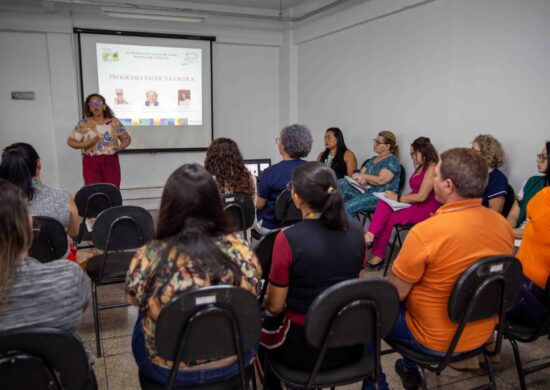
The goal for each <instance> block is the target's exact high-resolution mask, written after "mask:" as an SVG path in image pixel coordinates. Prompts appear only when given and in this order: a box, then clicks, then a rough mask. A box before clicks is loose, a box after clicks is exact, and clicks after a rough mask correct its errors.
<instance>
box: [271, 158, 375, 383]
mask: <svg viewBox="0 0 550 390" xmlns="http://www.w3.org/2000/svg"><path fill="white" fill-rule="evenodd" d="M290 187H291V192H292V199H293V200H294V203H295V204H296V206H297V207H298V208H299V209H300V210H301V212H302V215H303V220H302V221H301V222H299V223H297V224H295V225H293V226H291V227H288V228H286V229H284V230H282V231H281V232H279V234H278V235H277V237H276V238H275V245H274V248H273V260H272V265H271V270H270V273H269V284H268V287H267V298H266V309H267V310H268V311H269V312H270V313H271V314H273V315H281V316H282V317H284V318H282V325H281V326H277V329H276V330H275V331H273V330H268V329H264V331H263V332H262V338H261V344H262V346H264V347H265V348H267V349H268V350H269V351H268V353H269V354H273V355H276V357H277V358H279V359H284V361H285V364H286V365H288V366H292V367H295V368H297V369H303V370H310V369H312V368H313V365H314V364H315V360H316V358H317V356H318V354H319V351H318V350H316V349H314V348H312V347H311V346H310V345H309V344H308V342H307V341H306V338H305V332H304V324H305V318H306V313H307V310H308V308H309V306H310V304H311V303H312V302H313V300H314V299H315V298H316V297H317V296H318V295H319V294H320V293H322V292H323V291H324V290H326V289H327V288H329V287H330V286H332V285H334V284H336V283H339V282H341V281H344V280H348V279H354V278H357V277H358V276H359V272H360V271H361V267H362V264H363V260H364V257H365V252H366V244H365V240H364V238H363V229H362V227H361V226H360V225H359V223H358V222H357V221H354V220H351V219H348V217H347V216H346V213H345V211H344V202H343V200H342V197H341V195H340V193H339V191H338V190H337V188H336V175H335V173H334V171H333V170H332V169H331V168H329V167H327V166H325V165H324V164H322V163H319V162H309V163H305V164H302V165H300V166H299V167H297V168H296V169H295V170H294V173H293V175H292V182H291V186H290ZM285 309H286V312H285ZM357 353H358V352H357V350H356V349H355V348H348V347H346V348H335V349H334V350H331V351H330V352H329V353H327V357H326V359H325V360H324V364H323V369H328V368H330V367H337V366H340V365H343V364H346V363H348V362H349V361H352V360H354V359H356V358H357ZM266 379H267V380H268V381H269V382H270V383H269V385H271V386H273V385H274V384H273V383H271V381H272V380H273V379H272V378H266ZM270 388H271V387H270Z"/></svg>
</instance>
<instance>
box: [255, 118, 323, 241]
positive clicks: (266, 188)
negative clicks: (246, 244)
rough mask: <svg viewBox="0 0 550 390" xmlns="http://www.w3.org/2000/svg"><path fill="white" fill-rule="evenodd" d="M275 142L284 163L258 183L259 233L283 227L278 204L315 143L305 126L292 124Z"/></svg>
mask: <svg viewBox="0 0 550 390" xmlns="http://www.w3.org/2000/svg"><path fill="white" fill-rule="evenodd" d="M275 142H276V143H277V147H278V148H279V154H280V155H281V156H282V158H283V161H281V162H279V163H277V164H274V165H272V166H270V167H269V168H267V169H266V170H265V171H264V172H263V173H262V176H261V177H260V182H259V183H258V197H257V198H256V209H257V210H258V213H257V219H258V223H257V224H256V230H257V231H258V232H260V233H266V232H267V231H268V230H272V229H276V228H278V227H280V226H281V222H280V221H278V220H277V219H276V218H275V202H276V200H277V197H278V196H279V194H280V193H281V192H283V190H284V189H285V188H286V186H287V184H288V183H289V182H290V179H291V178H292V172H293V171H294V169H295V168H296V167H298V166H300V165H302V164H303V163H305V161H304V160H302V158H303V157H307V155H308V154H309V152H310V151H311V145H312V144H313V139H312V138H311V133H310V132H309V129H308V128H307V127H306V126H304V125H298V124H293V125H290V126H286V127H285V128H283V129H282V130H281V135H280V136H279V137H278V138H276V139H275Z"/></svg>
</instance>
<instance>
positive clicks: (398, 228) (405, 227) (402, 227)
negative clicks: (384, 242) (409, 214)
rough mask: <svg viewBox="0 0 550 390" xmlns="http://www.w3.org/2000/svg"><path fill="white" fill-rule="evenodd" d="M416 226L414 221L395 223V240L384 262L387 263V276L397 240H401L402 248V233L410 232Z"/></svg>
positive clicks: (385, 269)
mask: <svg viewBox="0 0 550 390" xmlns="http://www.w3.org/2000/svg"><path fill="white" fill-rule="evenodd" d="M413 226H414V223H404V224H400V223H398V224H395V225H394V226H393V234H394V236H393V240H392V242H391V244H390V247H391V249H390V252H389V253H388V255H387V257H386V259H385V261H384V263H386V265H385V268H384V276H386V275H387V274H388V270H389V268H390V263H391V262H392V260H393V252H394V251H395V246H396V245H397V242H399V247H400V248H401V247H402V246H403V240H402V239H401V234H402V233H404V232H408V231H409V230H411V229H412V228H413ZM380 264H382V263H380Z"/></svg>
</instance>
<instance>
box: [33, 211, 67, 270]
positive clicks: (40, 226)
mask: <svg viewBox="0 0 550 390" xmlns="http://www.w3.org/2000/svg"><path fill="white" fill-rule="evenodd" d="M68 248H69V243H68V240H67V232H66V231H65V228H64V227H63V225H62V224H61V222H59V221H58V220H56V219H54V218H51V217H42V216H34V217H33V239H32V245H31V248H30V249H29V256H30V257H33V258H35V259H36V260H38V261H40V262H42V263H47V262H48V261H52V260H57V259H62V258H63V257H65V255H66V254H67V250H68Z"/></svg>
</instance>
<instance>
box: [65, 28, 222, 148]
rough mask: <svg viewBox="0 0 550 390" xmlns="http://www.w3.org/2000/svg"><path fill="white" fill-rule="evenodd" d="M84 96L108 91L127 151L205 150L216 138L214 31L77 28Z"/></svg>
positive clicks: (107, 98) (108, 102)
mask: <svg viewBox="0 0 550 390" xmlns="http://www.w3.org/2000/svg"><path fill="white" fill-rule="evenodd" d="M75 32H76V33H77V34H78V39H77V41H78V44H79V56H80V75H81V83H82V84H81V86H82V88H81V92H82V101H84V99H85V98H86V96H88V95H89V94H92V93H99V94H101V95H102V96H104V97H105V100H106V102H107V104H108V105H109V107H110V108H111V109H112V110H113V112H114V114H115V116H116V117H117V118H118V119H119V120H120V121H121V122H122V124H124V126H125V127H126V130H127V131H128V134H130V136H131V137H132V143H131V144H130V147H129V148H128V151H153V152H156V151H172V150H203V149H206V148H207V147H208V145H209V144H210V142H212V134H213V128H212V117H213V114H212V72H211V69H212V41H213V39H214V38H213V37H193V36H181V37H180V36H177V35H169V36H166V34H152V33H144V34H145V35H138V34H140V33H137V32H132V33H125V32H122V31H117V32H113V31H105V30H90V31H89V32H87V30H84V29H76V31H75Z"/></svg>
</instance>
